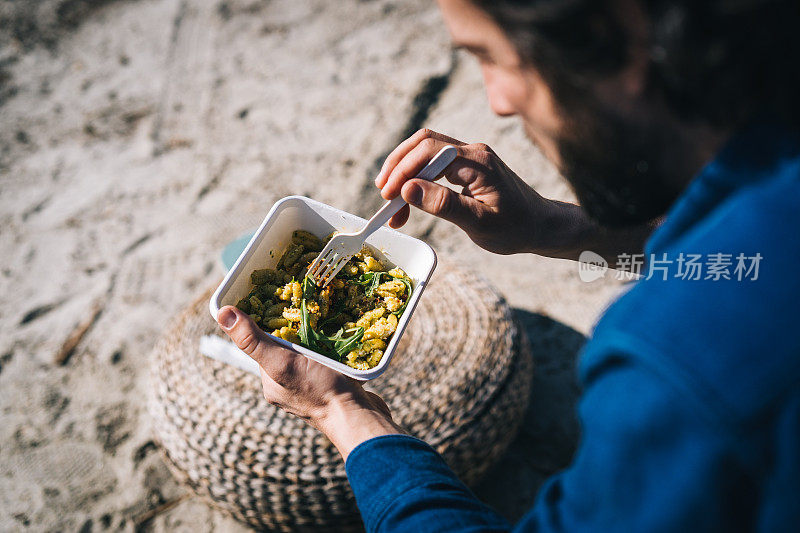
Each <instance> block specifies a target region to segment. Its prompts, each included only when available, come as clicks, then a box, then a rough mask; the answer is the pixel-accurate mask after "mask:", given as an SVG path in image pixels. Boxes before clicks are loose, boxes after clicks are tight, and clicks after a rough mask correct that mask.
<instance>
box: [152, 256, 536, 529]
mask: <svg viewBox="0 0 800 533" xmlns="http://www.w3.org/2000/svg"><path fill="white" fill-rule="evenodd" d="M210 296H211V292H208V293H207V294H204V295H203V296H202V297H201V298H199V299H198V300H197V301H195V302H194V303H193V304H192V305H191V306H190V307H188V308H187V309H186V310H185V311H184V312H183V313H182V314H181V315H180V316H179V317H177V319H176V320H175V321H174V322H173V323H172V324H171V326H170V327H169V328H168V329H167V332H166V334H165V336H164V337H163V338H161V339H160V340H159V342H158V343H157V345H156V347H155V349H154V352H153V360H152V367H153V382H154V388H155V391H154V394H153V395H152V396H151V401H150V406H149V407H150V412H151V414H152V416H153V418H154V420H155V432H156V437H157V439H158V440H159V441H160V443H161V445H162V446H163V448H164V450H165V452H166V456H167V462H168V464H169V465H170V467H171V469H172V470H173V472H174V473H175V475H176V476H177V477H178V478H179V479H180V480H181V481H183V482H185V483H187V484H188V485H189V486H190V487H191V488H192V489H193V490H194V491H195V492H196V493H197V494H199V495H200V496H202V497H205V498H206V499H207V500H209V501H210V503H211V504H212V505H215V506H216V507H219V508H221V509H223V510H224V511H227V512H229V513H230V514H232V515H233V516H234V517H235V518H237V519H239V520H241V521H243V522H245V523H248V524H250V525H252V526H254V527H257V528H263V529H268V530H276V531H306V530H309V531H310V530H313V531H348V530H359V529H362V525H361V520H360V518H359V515H358V511H357V509H356V506H355V501H354V499H353V495H352V492H351V491H350V486H349V485H348V482H347V477H346V476H345V470H344V464H343V462H342V460H341V457H340V456H339V453H338V452H337V451H336V449H335V448H334V447H333V445H332V444H331V443H330V441H329V440H328V439H327V438H326V437H325V436H324V435H323V434H321V433H319V432H318V431H316V430H315V429H313V428H311V427H310V426H308V425H306V424H305V423H304V422H303V421H301V420H299V419H297V418H295V417H294V416H292V415H289V414H287V413H285V412H284V411H282V410H280V409H278V408H276V407H273V406H271V405H269V404H268V403H267V402H266V401H265V400H264V398H263V397H262V395H261V386H260V381H259V380H258V378H256V377H255V376H252V375H250V374H247V373H245V372H242V371H240V370H238V369H235V368H232V367H229V366H227V365H224V364H222V363H219V362H217V361H214V360H211V359H208V358H206V357H204V356H203V355H201V354H200V353H199V351H198V342H199V339H200V337H201V336H202V335H207V334H209V333H217V334H221V333H220V332H219V329H218V327H217V325H216V323H215V322H214V321H213V320H212V319H211V317H210V316H209V315H208V306H207V303H208V298H209V297H210ZM531 371H532V359H531V354H530V349H529V346H528V342H527V339H526V338H525V335H524V333H523V332H522V330H521V329H520V328H519V326H518V325H517V323H516V322H515V321H514V319H513V317H512V313H511V310H510V309H509V307H508V305H507V304H506V303H505V301H504V300H503V299H502V298H501V297H500V296H499V295H498V294H497V293H496V292H495V291H494V290H493V289H492V288H491V287H490V286H489V284H488V283H487V282H486V281H485V280H483V279H482V278H481V277H479V276H477V275H475V274H474V273H471V272H469V271H466V270H464V269H461V268H458V267H455V266H452V265H447V264H444V265H441V266H440V267H439V269H438V270H437V272H436V273H435V274H434V276H433V279H432V280H431V283H430V286H429V287H428V288H427V289H426V291H425V294H423V296H422V298H421V299H420V302H419V305H418V307H417V310H416V311H415V313H414V316H413V317H412V319H411V321H410V323H409V327H408V328H407V330H406V332H405V334H404V335H403V338H402V340H401V344H400V346H399V348H398V352H397V353H396V354H395V357H394V359H393V360H392V363H391V365H390V367H389V368H388V369H387V370H386V372H385V373H384V374H383V376H381V377H380V378H377V379H375V380H373V381H370V382H369V383H368V385H367V388H368V389H370V390H373V391H375V392H377V393H378V394H380V395H381V396H382V397H383V398H384V399H385V400H386V402H387V403H388V404H389V407H390V408H391V410H392V413H393V416H394V419H395V421H396V422H398V423H399V424H400V425H401V426H403V427H404V428H406V429H407V431H408V432H409V433H411V434H412V435H415V436H417V437H419V438H421V439H423V440H425V441H426V442H428V443H429V444H430V445H431V446H433V447H434V448H435V449H436V450H438V451H439V453H441V454H442V456H443V457H444V458H445V460H446V461H447V462H448V464H449V465H450V466H451V467H452V468H453V470H454V471H455V472H456V473H457V474H458V475H459V476H460V477H461V479H463V480H464V481H465V482H467V483H473V482H475V481H477V480H478V479H479V478H480V477H481V475H482V474H483V473H484V472H485V471H486V470H487V469H488V468H489V467H490V466H491V465H492V464H493V463H494V462H495V461H496V460H497V459H498V458H499V457H500V455H501V454H502V453H503V452H504V451H505V449H506V447H507V445H508V444H509V443H510V442H511V440H512V439H513V438H514V436H515V435H516V432H517V429H518V428H519V424H520V422H521V420H522V416H523V413H524V410H525V408H526V406H527V403H528V396H529V392H530V384H531Z"/></svg>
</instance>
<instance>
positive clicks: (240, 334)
mask: <svg viewBox="0 0 800 533" xmlns="http://www.w3.org/2000/svg"><path fill="white" fill-rule="evenodd" d="M217 322H218V323H219V325H220V327H221V328H222V330H223V331H225V333H227V334H228V336H229V337H230V338H231V340H232V341H233V342H234V343H235V344H236V346H238V347H239V349H240V350H242V351H243V352H244V353H246V354H247V355H249V356H250V357H252V358H253V359H255V361H256V362H257V363H258V364H259V366H261V367H262V368H263V369H264V370H266V371H267V373H270V370H272V368H271V367H275V366H276V363H280V362H281V361H280V359H281V358H280V353H277V354H276V353H275V352H282V351H283V350H280V349H279V347H278V346H276V345H275V343H273V342H272V341H271V340H270V339H269V337H267V335H266V334H265V333H264V332H263V331H261V328H259V327H258V326H257V325H256V323H255V322H253V319H252V318H250V316H249V315H248V314H247V313H245V312H244V311H242V310H241V309H237V308H236V307H233V306H232V305H226V306H225V307H223V308H222V309H220V310H219V313H218V314H217ZM276 355H277V356H278V357H276ZM281 366H285V364H284V365H281Z"/></svg>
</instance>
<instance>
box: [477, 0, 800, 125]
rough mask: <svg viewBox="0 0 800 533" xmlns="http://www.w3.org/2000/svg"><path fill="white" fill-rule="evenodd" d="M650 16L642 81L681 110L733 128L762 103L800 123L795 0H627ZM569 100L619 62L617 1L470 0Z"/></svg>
mask: <svg viewBox="0 0 800 533" xmlns="http://www.w3.org/2000/svg"><path fill="white" fill-rule="evenodd" d="M635 1H637V2H638V3H639V5H640V6H641V7H642V10H643V11H644V13H645V15H646V16H647V17H649V21H650V28H649V30H650V42H649V43H647V46H648V49H649V55H650V70H649V80H648V82H649V86H648V89H649V90H650V91H653V92H654V94H656V95H658V96H660V97H661V98H663V99H664V101H665V102H666V104H667V105H668V106H669V108H670V109H671V110H672V111H673V112H674V113H677V114H678V115H679V116H680V117H682V118H684V119H687V120H698V121H704V122H706V123H708V124H710V125H712V126H716V127H722V128H731V127H737V126H740V125H741V124H742V123H743V122H745V121H747V120H748V119H750V118H752V117H753V116H754V115H756V114H760V113H772V114H774V115H777V116H778V117H781V118H783V119H784V120H787V121H788V122H791V123H793V124H795V125H798V124H800V30H798V28H800V2H798V0H635ZM474 2H475V4H476V5H478V6H479V7H480V8H481V9H483V10H484V11H485V12H487V13H488V14H489V15H490V16H491V17H492V18H493V19H494V20H495V21H496V22H497V23H498V25H499V26H500V27H501V28H502V29H503V30H504V31H505V32H506V34H507V35H508V36H509V38H510V39H511V41H512V42H513V43H514V45H515V46H516V48H517V50H518V52H519V54H520V56H521V57H522V59H523V60H524V61H526V62H528V63H529V64H531V65H532V66H534V67H535V68H536V69H537V70H538V71H539V72H540V73H541V74H542V76H543V77H544V78H545V80H546V81H547V82H548V83H549V84H550V85H551V86H552V87H553V89H554V90H555V91H556V93H557V99H558V100H560V101H561V103H562V104H564V105H568V102H569V98H570V94H572V93H574V92H575V91H579V90H580V89H581V87H585V86H586V85H587V84H589V83H590V82H591V81H593V80H594V79H598V78H602V77H604V76H608V75H610V74H613V73H614V72H615V71H616V70H618V69H620V68H621V67H622V66H623V65H625V63H626V61H627V55H628V50H629V42H628V41H629V38H630V36H629V35H628V34H627V32H626V31H625V30H623V28H622V26H621V24H620V20H619V19H620V15H619V12H618V11H617V12H615V8H616V9H617V10H618V9H619V7H620V4H621V2H614V1H611V0H527V1H526V0H474Z"/></svg>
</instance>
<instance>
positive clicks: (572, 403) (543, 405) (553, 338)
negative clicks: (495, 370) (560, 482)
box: [474, 309, 586, 522]
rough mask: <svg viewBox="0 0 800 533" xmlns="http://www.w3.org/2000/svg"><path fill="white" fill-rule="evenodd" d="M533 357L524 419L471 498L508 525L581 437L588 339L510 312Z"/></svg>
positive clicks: (561, 465)
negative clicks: (581, 376)
mask: <svg viewBox="0 0 800 533" xmlns="http://www.w3.org/2000/svg"><path fill="white" fill-rule="evenodd" d="M514 314H515V316H516V318H517V320H519V321H520V323H521V324H522V326H523V327H524V328H525V331H526V332H527V334H528V339H529V340H530V344H531V352H532V353H533V359H534V365H533V385H532V388H531V398H530V401H529V403H528V408H527V410H526V413H525V419H524V421H523V424H522V427H521V428H520V431H519V434H518V435H517V437H516V439H515V440H514V441H513V442H512V444H511V445H510V446H509V449H508V451H507V452H506V453H505V455H504V456H503V457H502V458H501V459H500V461H499V462H498V464H497V465H496V466H495V467H494V468H493V469H492V470H490V471H489V473H488V474H487V475H486V477H485V478H484V479H483V480H482V481H481V482H480V483H479V484H478V485H477V486H476V487H474V490H475V493H476V494H477V495H478V497H479V498H481V500H483V501H485V502H486V503H488V504H489V505H491V506H492V507H494V508H495V509H497V510H498V511H499V512H500V513H501V514H502V515H503V516H505V517H506V518H507V519H509V520H511V521H512V522H514V521H517V520H518V519H519V518H520V517H521V516H522V515H524V514H525V512H526V511H528V510H529V509H530V508H531V507H532V506H533V503H534V500H535V498H536V493H537V491H538V490H539V488H540V486H541V485H542V483H543V482H544V480H546V479H547V478H548V477H549V476H550V475H551V474H553V473H555V472H557V471H559V470H561V469H563V468H564V467H565V466H567V465H568V464H569V462H570V460H571V458H572V454H573V453H574V451H575V447H576V445H577V441H578V436H579V426H578V420H577V413H576V404H577V400H578V396H579V394H580V388H579V386H578V383H577V372H576V366H575V365H576V358H577V355H578V352H579V351H580V349H581V347H582V346H583V345H584V343H585V342H586V337H584V335H582V334H581V333H579V332H578V331H576V330H574V329H572V328H571V327H569V326H566V325H564V324H562V323H561V322H557V321H555V320H553V319H552V318H549V317H547V316H544V315H541V314H537V313H531V312H529V311H525V310H522V309H514Z"/></svg>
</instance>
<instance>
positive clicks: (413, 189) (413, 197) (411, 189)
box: [405, 185, 422, 205]
mask: <svg viewBox="0 0 800 533" xmlns="http://www.w3.org/2000/svg"><path fill="white" fill-rule="evenodd" d="M405 199H406V202H408V203H410V204H412V205H419V204H420V203H422V188H421V187H419V186H418V185H409V186H408V191H407V192H406V195H405Z"/></svg>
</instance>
